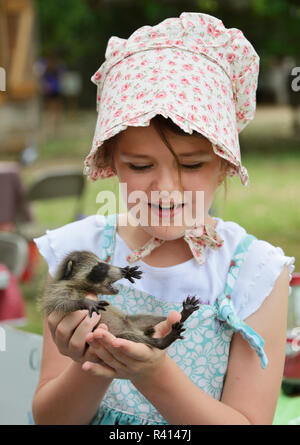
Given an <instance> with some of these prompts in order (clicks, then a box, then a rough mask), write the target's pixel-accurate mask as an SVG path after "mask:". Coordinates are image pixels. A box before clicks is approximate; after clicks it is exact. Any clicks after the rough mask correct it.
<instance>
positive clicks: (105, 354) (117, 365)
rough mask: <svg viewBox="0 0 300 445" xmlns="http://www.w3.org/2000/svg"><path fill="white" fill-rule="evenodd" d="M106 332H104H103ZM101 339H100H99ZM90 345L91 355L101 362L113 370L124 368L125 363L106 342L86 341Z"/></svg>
mask: <svg viewBox="0 0 300 445" xmlns="http://www.w3.org/2000/svg"><path fill="white" fill-rule="evenodd" d="M103 332H106V331H103ZM110 335H111V334H110ZM101 338H102V337H101ZM87 342H88V344H89V345H90V348H91V351H90V352H92V353H93V354H96V355H97V357H98V358H100V359H101V360H103V362H104V363H105V364H107V365H109V366H110V367H112V368H113V369H123V368H124V367H126V363H125V361H124V360H123V361H122V357H120V355H119V354H116V351H115V349H114V348H112V347H111V346H110V343H109V342H108V341H106V342H105V341H102V340H101V341H100V339H99V340H96V339H91V340H87Z"/></svg>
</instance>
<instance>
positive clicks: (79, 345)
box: [68, 312, 101, 358]
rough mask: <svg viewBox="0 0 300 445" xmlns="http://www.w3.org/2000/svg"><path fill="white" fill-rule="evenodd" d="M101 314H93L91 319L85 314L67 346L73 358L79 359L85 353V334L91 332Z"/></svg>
mask: <svg viewBox="0 0 300 445" xmlns="http://www.w3.org/2000/svg"><path fill="white" fill-rule="evenodd" d="M100 318H101V314H99V315H98V314H96V312H93V315H92V317H90V316H89V314H87V315H86V316H85V318H84V319H83V320H82V321H81V323H80V324H79V325H78V326H77V328H76V329H75V331H74V333H73V335H72V336H71V338H70V340H69V344H68V348H69V350H70V352H71V354H72V355H74V357H77V358H80V357H82V356H83V355H84V353H85V351H86V341H85V337H86V335H87V333H89V332H91V331H92V329H93V327H94V326H95V325H96V324H97V323H98V322H99V320H100Z"/></svg>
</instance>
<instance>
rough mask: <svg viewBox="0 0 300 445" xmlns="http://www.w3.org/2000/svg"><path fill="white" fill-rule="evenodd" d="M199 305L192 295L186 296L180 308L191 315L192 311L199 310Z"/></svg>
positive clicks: (198, 301)
mask: <svg viewBox="0 0 300 445" xmlns="http://www.w3.org/2000/svg"><path fill="white" fill-rule="evenodd" d="M199 303H200V300H197V299H196V295H194V296H193V297H190V296H188V297H187V298H186V300H185V301H183V303H182V306H183V309H184V310H185V311H186V312H188V313H189V314H192V313H193V312H194V311H197V310H198V309H199V306H198V304H199Z"/></svg>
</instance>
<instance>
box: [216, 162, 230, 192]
mask: <svg viewBox="0 0 300 445" xmlns="http://www.w3.org/2000/svg"><path fill="white" fill-rule="evenodd" d="M227 168H228V162H227V161H226V160H225V159H223V158H221V165H220V172H219V179H218V186H219V185H221V184H222V182H223V181H224V179H225V178H226V175H227Z"/></svg>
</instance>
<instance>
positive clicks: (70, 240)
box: [34, 215, 105, 277]
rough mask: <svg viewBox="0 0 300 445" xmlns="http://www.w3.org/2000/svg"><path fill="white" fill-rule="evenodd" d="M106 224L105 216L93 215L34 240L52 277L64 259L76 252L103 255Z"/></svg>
mask: <svg viewBox="0 0 300 445" xmlns="http://www.w3.org/2000/svg"><path fill="white" fill-rule="evenodd" d="M104 222H105V217H104V216H103V215H92V216H88V217H87V218H84V219H82V220H80V221H75V222H72V223H70V224H66V225H65V226H62V227H59V228H58V229H55V230H46V234H45V235H43V236H41V237H39V238H34V242H35V244H36V246H37V248H38V250H39V252H40V254H41V255H42V256H43V257H44V259H45V261H46V262H47V264H48V269H49V273H50V275H51V276H52V277H53V276H54V274H55V272H56V268H57V266H58V264H59V263H60V262H61V261H62V259H63V258H64V257H65V256H66V255H68V254H69V253H70V252H72V251H74V250H89V251H91V252H93V253H95V254H96V255H98V256H100V255H101V235H102V232H103V227H104Z"/></svg>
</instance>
